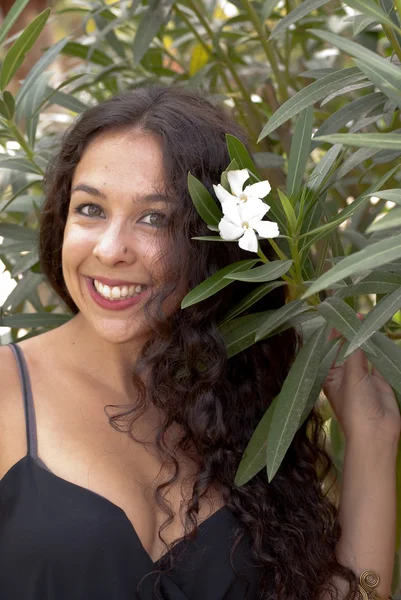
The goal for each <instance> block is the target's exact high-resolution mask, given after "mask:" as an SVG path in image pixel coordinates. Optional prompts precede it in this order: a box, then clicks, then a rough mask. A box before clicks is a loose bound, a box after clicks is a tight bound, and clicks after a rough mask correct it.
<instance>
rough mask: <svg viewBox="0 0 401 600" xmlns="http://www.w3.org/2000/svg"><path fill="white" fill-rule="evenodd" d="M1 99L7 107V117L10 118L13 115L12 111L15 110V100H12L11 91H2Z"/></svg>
mask: <svg viewBox="0 0 401 600" xmlns="http://www.w3.org/2000/svg"><path fill="white" fill-rule="evenodd" d="M3 100H4V104H5V105H6V106H7V109H8V114H9V117H8V118H9V119H12V118H13V116H14V111H15V100H14V97H13V95H12V93H11V92H9V91H8V90H5V91H4V92H3Z"/></svg>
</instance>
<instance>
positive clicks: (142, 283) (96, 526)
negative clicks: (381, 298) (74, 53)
mask: <svg viewBox="0 0 401 600" xmlns="http://www.w3.org/2000/svg"><path fill="white" fill-rule="evenodd" d="M227 132H229V133H233V134H234V135H237V136H241V135H242V134H241V132H240V131H239V130H238V128H237V127H236V126H235V125H234V124H233V123H232V122H231V121H230V120H229V118H228V117H227V116H226V114H225V113H224V112H223V111H222V110H221V109H219V108H217V107H214V106H212V105H211V104H210V103H208V102H207V101H206V100H203V99H201V98H200V97H199V96H198V95H196V94H194V93H191V92H184V91H177V90H174V89H168V88H163V87H154V88H148V89H138V90H135V91H134V92H129V93H126V94H123V95H121V96H120V97H116V98H113V99H111V100H110V101H108V102H105V103H103V104H100V105H99V106H97V107H94V108H91V109H89V110H88V111H86V113H85V114H83V115H82V116H81V117H80V118H79V119H78V120H77V122H76V123H75V124H74V126H73V127H72V128H71V129H70V130H69V131H68V132H67V134H66V136H65V137H64V140H63V143H62V147H61V150H60V152H59V154H58V155H57V157H56V158H55V160H54V161H53V164H52V165H51V168H50V169H49V172H48V175H47V181H46V187H47V190H46V191H47V201H46V204H45V206H44V211H43V218H42V223H41V231H40V254H41V262H42V267H43V271H44V272H45V273H46V275H47V277H48V278H49V281H50V283H51V285H52V287H53V289H54V290H55V291H56V293H57V294H58V296H59V297H60V298H62V299H63V300H64V302H65V303H66V305H67V306H68V307H69V308H70V309H71V311H72V313H73V315H74V316H73V318H72V319H71V320H70V321H69V322H68V323H66V324H65V325H63V326H62V327H59V328H57V329H55V330H53V331H49V332H46V333H43V334H41V335H39V336H37V337H34V338H30V339H27V340H24V341H23V342H21V343H20V344H18V345H17V346H12V347H11V348H1V349H0V350H1V361H0V364H1V373H0V376H1V381H2V382H5V384H4V383H3V388H2V392H1V401H0V407H1V408H0V412H1V415H0V416H1V422H2V423H3V424H4V425H3V430H2V436H1V440H0V456H1V459H0V468H1V476H2V477H3V478H2V480H1V482H0V596H1V598H2V600H3V599H4V600H6V599H7V600H11V599H12V600H14V599H15V600H17V599H18V600H50V599H51V600H64V599H73V600H78V599H85V600H87V599H96V600H102V599H106V598H107V600H109V599H111V598H113V599H114V598H115V599H118V600H128V599H134V598H143V599H144V600H148V599H150V598H153V597H155V598H162V599H165V600H166V599H170V600H200V599H202V600H222V599H223V598H224V599H226V600H240V599H241V600H242V599H244V598H249V599H251V600H253V599H256V598H258V599H259V598H263V599H267V598H277V599H278V598H285V599H286V600H287V599H288V600H289V599H291V600H292V599H294V600H295V599H296V600H301V599H302V600H315V599H317V598H332V597H333V598H334V597H336V593H337V592H338V593H339V596H338V597H341V598H343V597H344V598H345V597H346V598H350V597H351V593H349V594H348V590H349V589H351V590H354V591H355V590H356V581H357V579H356V576H359V574H360V573H361V572H362V571H363V570H365V569H375V570H376V571H377V572H378V573H379V574H380V577H381V582H380V585H379V586H378V588H377V589H378V591H379V592H380V593H381V594H382V595H383V597H387V595H388V594H389V591H390V581H391V572H392V568H393V551H394V543H395V539H394V529H395V525H394V523H395V455H396V449H397V441H398V438H399V433H400V417H399V411H398V407H397V404H396V402H395V398H394V395H393V393H392V390H391V388H390V387H389V385H388V384H387V383H386V382H385V381H384V379H383V378H382V377H381V376H380V375H379V374H378V373H376V372H375V373H373V374H372V375H369V374H368V372H367V364H366V358H365V357H364V355H363V353H362V352H361V351H360V352H357V353H355V354H354V355H353V356H352V357H350V358H349V359H348V361H347V363H346V367H342V368H337V369H333V370H332V372H331V374H330V376H329V378H328V380H327V382H326V388H325V389H326V393H327V394H328V397H329V399H330V401H331V402H332V404H333V407H334V410H335V411H336V412H337V415H338V418H339V419H340V422H341V424H342V426H343V429H344V433H345V435H346V439H347V451H346V458H345V468H344V474H343V492H342V499H341V506H340V513H339V514H338V513H337V511H336V509H335V507H334V506H333V505H332V503H331V502H330V501H329V499H328V498H327V496H326V495H325V492H324V491H323V489H322V482H323V480H324V479H325V478H326V476H327V474H328V473H329V471H330V468H331V462H330V459H329V457H328V455H327V454H326V452H325V451H324V450H323V448H322V445H321V443H322V439H321V438H322V423H321V420H320V418H319V416H318V414H317V413H316V412H315V411H313V412H312V413H311V415H310V417H309V419H308V421H307V423H305V425H304V426H303V427H302V428H301V429H300V430H299V432H298V433H297V435H296V437H295V439H294V441H293V443H292V445H291V448H290V450H289V451H288V453H287V455H286V458H285V460H284V462H283V464H282V466H281V468H280V470H279V472H278V473H277V475H276V477H275V478H274V480H273V482H272V483H270V484H268V482H267V478H266V473H265V471H264V470H263V471H261V472H260V473H259V474H258V475H257V476H255V477H254V478H253V479H252V480H251V481H250V482H249V483H248V484H246V485H245V486H243V487H237V486H235V485H234V484H233V480H234V476H235V473H236V470H237V467H238V464H239V461H240V459H241V456H242V453H243V451H244V449H245V447H246V445H247V442H248V440H249V438H250V436H251V435H252V432H253V430H254V429H255V427H256V425H257V423H258V422H259V420H260V418H261V417H262V415H263V414H264V412H265V410H266V409H267V407H268V406H269V404H270V402H271V401H272V399H273V398H274V397H275V396H276V394H277V393H278V392H279V390H280V387H281V385H282V383H283V381H284V379H285V376H286V374H287V372H288V369H289V367H290V365H291V362H292V360H293V358H294V355H295V352H296V350H297V336H296V334H295V332H294V331H293V330H287V331H285V332H283V333H281V334H277V335H276V336H274V337H272V338H269V339H267V340H264V341H262V342H260V343H258V344H257V345H255V346H254V347H252V348H250V349H248V350H246V351H244V352H242V353H241V354H239V355H238V356H235V357H233V358H231V359H230V360H227V358H226V353H225V347H224V344H223V341H222V338H221V336H220V335H219V332H218V329H217V323H218V322H219V320H220V319H221V317H222V315H223V314H224V313H225V311H226V310H227V305H228V301H229V298H230V297H231V296H232V294H239V293H241V290H242V288H241V287H238V289H237V288H236V284H232V285H231V286H229V287H228V288H226V290H223V291H222V292H220V293H219V294H218V295H217V296H214V297H212V298H210V299H209V300H207V301H205V302H203V303H201V304H199V305H195V306H193V307H191V308H188V309H186V310H181V309H180V302H181V300H182V298H183V296H184V295H185V294H186V293H187V292H188V290H190V289H191V288H193V287H194V286H195V285H197V284H198V283H200V282H201V281H203V280H204V279H205V278H206V277H208V276H209V275H211V274H212V273H214V272H215V271H216V270H218V269H220V268H222V267H223V266H225V265H227V264H230V263H232V262H234V261H235V260H240V259H241V258H248V257H249V253H247V252H245V251H243V250H241V249H240V248H239V247H238V245H237V244H230V243H226V244H218V247H217V246H216V245H215V244H207V243H204V242H199V241H196V240H192V238H193V237H194V236H196V235H202V234H205V233H207V231H208V230H207V228H206V226H205V224H204V223H202V222H201V219H200V218H199V216H198V215H197V213H196V211H195V209H194V207H193V205H192V202H191V200H190V198H189V195H188V190H187V183H186V182H187V173H188V171H190V172H191V173H192V174H193V175H195V176H196V177H198V178H199V179H201V180H202V182H203V183H204V184H205V185H206V187H207V188H208V189H209V190H210V191H212V184H213V183H217V182H218V181H219V180H220V175H221V172H222V171H223V170H224V169H225V168H226V166H227V164H228V162H229V158H228V155H227V149H226V144H225V138H224V134H225V133H227ZM266 246H267V247H266ZM268 246H269V244H268V242H266V241H265V243H264V246H263V248H264V249H265V251H266V252H268ZM282 289H283V288H278V289H276V290H275V291H274V292H272V293H271V294H269V295H268V296H266V297H265V298H264V299H263V300H262V301H260V303H259V305H258V306H256V308H255V307H254V309H255V310H266V309H271V308H277V307H279V306H281V305H282V304H283V302H284V301H285V298H284V293H283V291H282ZM247 291H249V289H248V290H247ZM24 357H25V359H26V364H25V363H24ZM14 359H16V361H15V360H14ZM17 364H18V365H19V366H20V376H19V374H18V370H17ZM200 364H202V368H201V369H199V365H200ZM20 380H21V382H22V392H23V393H22V394H21V387H20ZM30 386H31V387H30ZM30 392H32V393H30ZM21 395H23V397H24V400H25V406H26V419H24V414H23V402H22V400H21ZM35 416H36V423H35ZM25 423H26V431H27V438H28V448H26V441H25V440H26V437H25ZM110 425H111V426H110ZM307 430H308V432H309V433H308V434H307ZM375 486H377V488H376V487H375ZM373 516H374V517H375V519H376V520H375V522H371V520H372V518H373ZM341 526H342V528H343V535H342V536H341V537H340V533H341V528H340V527H341ZM185 534H186V535H185ZM347 594H348V595H347Z"/></svg>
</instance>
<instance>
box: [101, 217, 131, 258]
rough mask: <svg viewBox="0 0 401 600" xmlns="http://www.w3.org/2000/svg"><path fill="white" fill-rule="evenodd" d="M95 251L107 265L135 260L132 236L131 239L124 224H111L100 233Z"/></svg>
mask: <svg viewBox="0 0 401 600" xmlns="http://www.w3.org/2000/svg"><path fill="white" fill-rule="evenodd" d="M93 253H94V255H95V256H96V258H98V259H99V260H100V261H101V262H102V263H103V264H104V265H105V266H107V267H113V266H114V265H116V264H119V263H126V264H130V263H132V262H133V261H134V260H135V253H134V251H133V247H132V237H131V240H130V239H129V238H128V236H127V235H126V234H125V233H124V228H123V226H122V224H117V223H115V224H110V225H109V226H108V227H107V228H105V229H104V230H103V231H102V232H101V233H100V234H99V237H98V239H97V241H96V244H95V247H94V250H93Z"/></svg>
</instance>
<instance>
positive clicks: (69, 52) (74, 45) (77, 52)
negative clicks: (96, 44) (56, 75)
mask: <svg viewBox="0 0 401 600" xmlns="http://www.w3.org/2000/svg"><path fill="white" fill-rule="evenodd" d="M60 53H61V54H64V55H66V56H76V57H78V58H82V59H83V60H88V61H89V62H92V63H95V64H96V65H101V66H102V67H108V66H109V65H112V64H113V59H112V58H110V56H107V54H105V53H104V52H102V51H101V50H98V49H96V50H93V49H92V47H91V46H89V45H88V46H86V45H85V44H80V43H79V42H67V43H66V44H65V45H64V46H63V47H62V49H61V51H60Z"/></svg>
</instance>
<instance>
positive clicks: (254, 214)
mask: <svg viewBox="0 0 401 600" xmlns="http://www.w3.org/2000/svg"><path fill="white" fill-rule="evenodd" d="M239 210H240V214H241V219H242V221H247V222H248V223H249V224H251V221H252V222H254V221H255V222H258V221H261V220H262V219H263V217H264V216H265V214H266V213H267V211H268V210H269V209H268V208H267V205H266V204H265V203H264V202H263V201H262V200H260V199H259V198H252V199H251V198H248V200H247V201H246V202H241V204H240V205H239Z"/></svg>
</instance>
